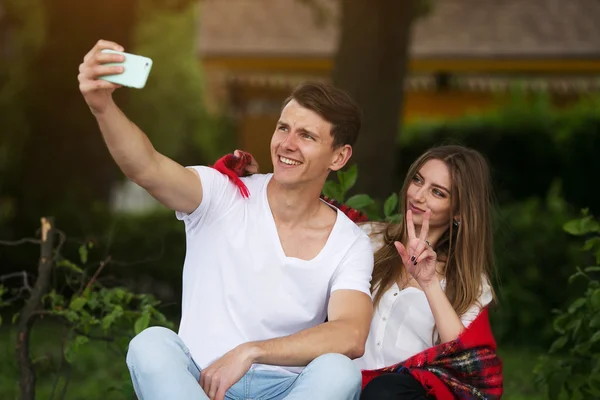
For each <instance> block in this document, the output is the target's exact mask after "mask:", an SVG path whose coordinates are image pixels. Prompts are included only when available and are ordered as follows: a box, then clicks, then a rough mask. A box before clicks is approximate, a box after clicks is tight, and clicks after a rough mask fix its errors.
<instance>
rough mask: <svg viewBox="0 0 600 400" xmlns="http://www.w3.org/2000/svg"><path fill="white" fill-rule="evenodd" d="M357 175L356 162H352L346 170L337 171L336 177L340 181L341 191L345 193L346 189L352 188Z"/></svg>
mask: <svg viewBox="0 0 600 400" xmlns="http://www.w3.org/2000/svg"><path fill="white" fill-rule="evenodd" d="M357 177H358V167H357V166H356V164H353V165H351V166H350V168H348V170H347V171H345V172H343V171H338V179H339V181H340V185H341V190H342V192H344V193H346V192H347V191H348V190H350V189H352V187H353V186H354V184H355V183H356V178H357Z"/></svg>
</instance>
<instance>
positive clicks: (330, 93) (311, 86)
mask: <svg viewBox="0 0 600 400" xmlns="http://www.w3.org/2000/svg"><path fill="white" fill-rule="evenodd" d="M292 100H296V101H297V102H298V104H300V105H301V106H302V107H304V108H307V109H309V110H311V111H314V112H316V113H317V114H319V115H320V116H321V117H322V118H323V119H325V120H326V121H327V122H329V123H330V124H331V125H332V127H331V136H332V137H333V148H334V149H335V148H338V147H340V146H343V145H346V144H349V145H350V146H353V145H354V143H356V139H357V138H358V132H359V131H360V127H361V123H362V112H361V110H360V108H359V107H358V105H357V104H356V103H355V102H354V100H352V98H351V97H350V96H349V95H348V93H346V92H344V91H343V90H341V89H338V88H336V87H334V86H332V85H328V84H324V83H319V82H305V83H302V84H300V85H299V86H297V87H296V88H295V89H294V91H293V92H292V94H291V95H290V96H289V97H288V98H287V99H285V100H284V102H283V105H282V107H281V109H282V110H283V108H284V107H285V106H286V105H287V104H288V103H289V102H290V101H292Z"/></svg>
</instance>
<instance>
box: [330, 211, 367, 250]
mask: <svg viewBox="0 0 600 400" xmlns="http://www.w3.org/2000/svg"><path fill="white" fill-rule="evenodd" d="M336 211H337V221H336V224H338V225H339V226H338V228H337V231H338V236H339V239H341V240H343V241H344V242H346V243H353V244H354V245H357V244H362V245H363V246H364V245H365V244H369V245H370V243H371V240H370V239H369V236H368V235H367V234H366V233H365V231H364V230H362V229H361V227H360V226H358V225H357V224H356V223H355V222H354V221H352V220H351V219H350V218H349V217H348V216H347V215H346V214H344V212H343V211H341V210H339V209H336ZM363 246H359V247H363ZM352 247H355V246H352Z"/></svg>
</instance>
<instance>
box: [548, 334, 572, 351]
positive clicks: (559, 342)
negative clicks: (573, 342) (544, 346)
mask: <svg viewBox="0 0 600 400" xmlns="http://www.w3.org/2000/svg"><path fill="white" fill-rule="evenodd" d="M567 340H569V338H567V337H566V336H562V337H559V338H558V339H556V340H555V341H554V343H552V346H551V347H550V350H549V351H548V352H549V353H554V352H555V351H557V350H560V349H562V348H563V347H565V344H567Z"/></svg>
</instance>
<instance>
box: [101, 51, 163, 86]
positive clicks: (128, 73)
mask: <svg viewBox="0 0 600 400" xmlns="http://www.w3.org/2000/svg"><path fill="white" fill-rule="evenodd" d="M101 52H102V53H112V54H120V55H122V56H124V57H125V61H123V62H120V63H106V64H104V65H105V66H120V67H123V68H124V71H123V72H122V73H120V74H113V75H104V76H101V77H99V78H98V79H102V80H105V81H108V82H112V83H115V84H117V85H122V86H127V87H131V88H136V89H142V88H143V87H144V86H145V85H146V81H147V80H148V75H149V74H150V70H151V69H152V59H150V58H148V57H143V56H139V55H136V54H130V53H124V52H121V51H116V50H111V49H103V50H101Z"/></svg>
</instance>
